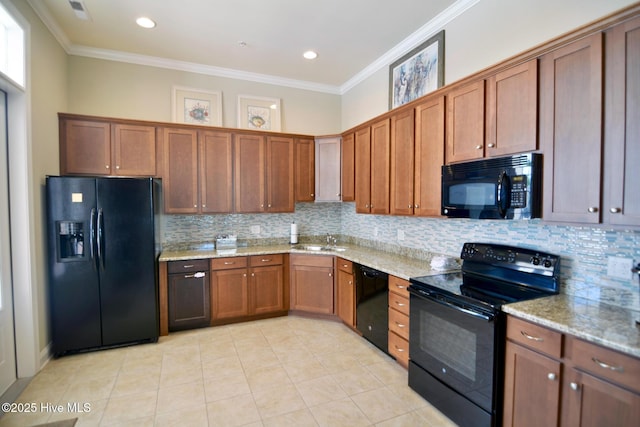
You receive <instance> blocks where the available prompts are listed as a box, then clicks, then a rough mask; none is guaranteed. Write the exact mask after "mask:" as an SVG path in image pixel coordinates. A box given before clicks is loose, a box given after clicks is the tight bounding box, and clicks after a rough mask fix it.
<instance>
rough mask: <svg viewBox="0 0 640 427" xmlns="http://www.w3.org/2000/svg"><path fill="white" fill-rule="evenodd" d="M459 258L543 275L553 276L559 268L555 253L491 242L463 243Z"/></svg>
mask: <svg viewBox="0 0 640 427" xmlns="http://www.w3.org/2000/svg"><path fill="white" fill-rule="evenodd" d="M460 258H462V259H463V260H465V261H472V262H474V263H479V264H488V265H493V266H499V267H502V268H508V269H511V270H518V271H522V272H526V273H534V274H539V275H544V276H554V275H556V274H557V272H558V270H559V268H560V257H559V256H557V255H553V254H550V253H546V252H541V251H536V250H533V249H527V248H519V247H513V246H506V245H497V244H491V243H465V244H464V245H463V246H462V252H461V254H460Z"/></svg>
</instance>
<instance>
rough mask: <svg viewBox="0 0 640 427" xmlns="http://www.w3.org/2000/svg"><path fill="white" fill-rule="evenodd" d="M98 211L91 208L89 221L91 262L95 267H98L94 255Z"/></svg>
mask: <svg viewBox="0 0 640 427" xmlns="http://www.w3.org/2000/svg"><path fill="white" fill-rule="evenodd" d="M95 219H96V209H95V208H91V219H90V220H89V254H90V256H91V261H93V266H94V267H96V263H95V256H94V255H95V254H94V250H95V249H94V246H95V242H96V228H95V226H96V222H95Z"/></svg>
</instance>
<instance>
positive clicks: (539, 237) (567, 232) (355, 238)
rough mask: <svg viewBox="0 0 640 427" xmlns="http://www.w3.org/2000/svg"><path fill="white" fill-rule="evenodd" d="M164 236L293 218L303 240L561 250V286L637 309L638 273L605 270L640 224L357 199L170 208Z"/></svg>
mask: <svg viewBox="0 0 640 427" xmlns="http://www.w3.org/2000/svg"><path fill="white" fill-rule="evenodd" d="M163 221H164V223H163V243H164V244H165V245H168V246H172V245H177V244H181V243H182V244H183V243H192V242H211V241H213V240H214V239H215V236H216V235H218V234H237V236H238V239H239V240H245V241H254V240H255V239H260V240H263V239H266V240H265V241H279V242H287V241H288V240H289V232H290V227H291V223H292V222H295V223H296V224H298V231H299V234H300V236H301V239H313V238H314V237H315V238H317V239H320V238H322V237H323V236H324V235H326V234H327V233H331V234H335V235H340V237H341V238H342V239H343V240H344V241H349V242H357V243H360V244H366V245H372V246H376V247H382V248H383V249H385V250H391V251H399V252H401V253H407V254H408V255H411V256H418V255H419V254H420V253H421V252H431V253H439V254H444V255H448V256H455V257H457V256H459V255H460V249H461V248H462V244H463V243H464V242H470V241H478V242H492V243H501V244H508V245H513V246H524V247H529V248H535V249H539V250H541V251H545V252H551V253H554V254H557V255H560V256H561V258H562V264H561V282H562V292H563V293H568V294H572V295H577V296H581V297H585V298H587V299H590V300H595V301H600V302H607V303H610V304H613V305H617V306H621V307H627V308H632V309H636V310H639V311H640V290H639V285H638V276H637V275H634V276H633V278H631V274H630V275H629V278H628V279H618V278H613V277H609V276H607V260H608V257H611V256H615V257H624V258H632V259H633V260H634V265H635V263H638V262H640V231H638V230H624V229H616V230H613V229H610V228H602V227H588V226H567V225H550V224H548V223H544V222H542V221H541V220H530V221H498V220H473V219H442V218H417V217H402V216H387V215H362V214H356V213H355V205H354V204H353V203H299V204H297V205H296V211H295V212H294V213H287V214H229V215H165V216H164V217H163Z"/></svg>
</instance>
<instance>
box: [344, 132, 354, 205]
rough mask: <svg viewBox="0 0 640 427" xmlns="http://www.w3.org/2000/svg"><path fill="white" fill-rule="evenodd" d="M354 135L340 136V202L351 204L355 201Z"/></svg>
mask: <svg viewBox="0 0 640 427" xmlns="http://www.w3.org/2000/svg"><path fill="white" fill-rule="evenodd" d="M355 142H356V137H355V134H354V133H348V134H346V135H343V136H342V174H341V175H342V177H341V178H342V201H343V202H353V201H355V200H356V181H355V180H356V171H355V168H356V158H355V149H356V147H355Z"/></svg>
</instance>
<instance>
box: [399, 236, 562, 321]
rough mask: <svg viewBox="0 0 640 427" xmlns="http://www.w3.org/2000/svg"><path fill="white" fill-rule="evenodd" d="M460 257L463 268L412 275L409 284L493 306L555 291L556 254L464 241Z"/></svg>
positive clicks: (558, 258)
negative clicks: (438, 272)
mask: <svg viewBox="0 0 640 427" xmlns="http://www.w3.org/2000/svg"><path fill="white" fill-rule="evenodd" d="M460 258H462V260H463V263H462V271H460V272H455V273H445V274H439V275H434V276H421V277H415V278H412V279H411V286H413V287H414V288H418V289H420V288H422V289H428V290H429V291H430V292H441V293H442V294H443V295H447V296H449V297H455V298H459V299H464V300H466V301H469V300H470V301H480V302H482V303H484V304H488V305H490V306H491V307H494V308H495V309H499V308H500V307H501V306H502V305H503V304H508V303H512V302H517V301H524V300H530V299H534V298H538V297H541V296H546V295H552V294H557V293H558V275H559V272H560V257H558V256H557V255H553V254H549V253H545V252H540V251H536V250H531V249H526V248H518V247H513V246H505V245H494V244H487V243H465V244H464V246H463V248H462V252H461V254H460Z"/></svg>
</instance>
